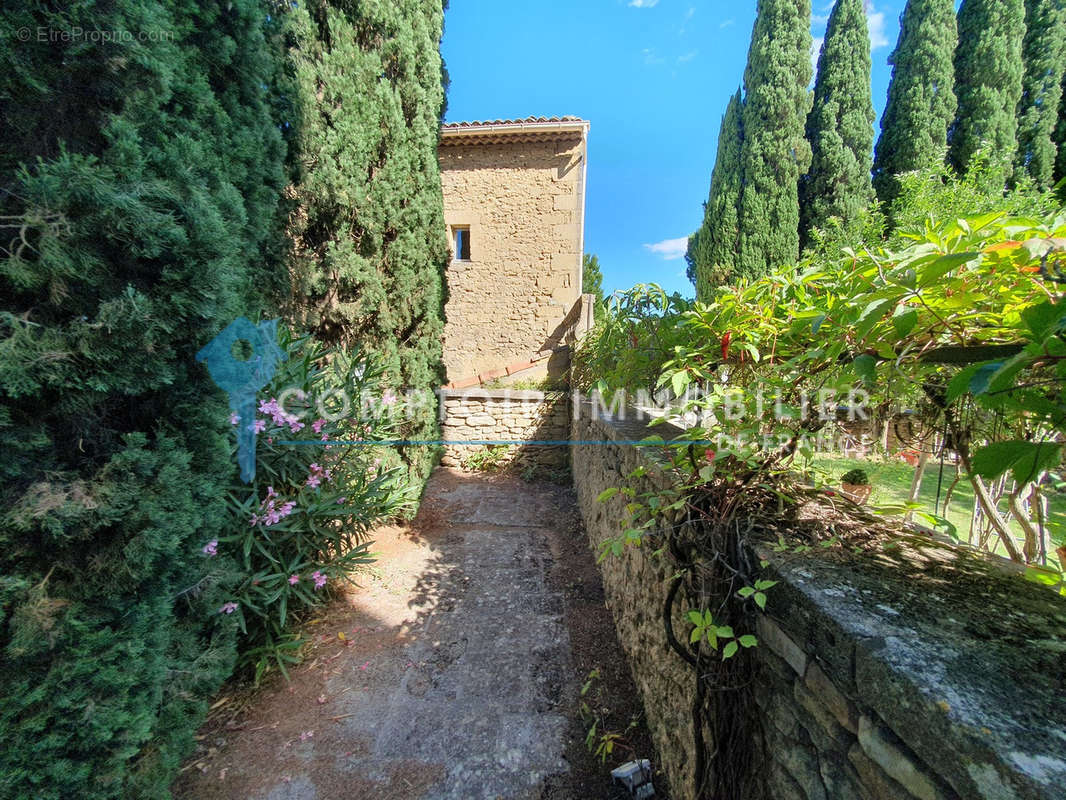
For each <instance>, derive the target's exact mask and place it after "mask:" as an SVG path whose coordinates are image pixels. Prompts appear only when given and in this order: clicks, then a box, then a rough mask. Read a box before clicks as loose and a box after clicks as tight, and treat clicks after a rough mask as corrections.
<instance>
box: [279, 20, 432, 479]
mask: <svg viewBox="0 0 1066 800" xmlns="http://www.w3.org/2000/svg"><path fill="white" fill-rule="evenodd" d="M307 6H308V4H305V3H301V4H300V6H299V8H298V9H297V10H296V11H294V12H293V13H292V15H291V16H292V18H293V34H294V39H295V47H294V48H293V50H292V55H291V59H292V65H293V71H294V73H295V83H296V87H295V96H296V102H297V105H298V108H299V110H300V122H301V129H300V135H299V139H298V141H297V144H296V150H295V152H294V154H293V157H292V163H293V165H294V175H293V190H292V192H293V205H294V208H293V212H292V214H291V215H290V218H291V220H292V225H291V227H290V235H291V236H292V237H293V240H294V248H293V252H292V258H291V270H290V271H291V273H292V275H293V295H294V298H295V307H294V309H293V313H294V315H295V316H296V318H297V319H299V320H301V321H302V323H303V325H304V326H305V327H307V328H309V329H311V330H313V331H315V333H316V334H317V335H318V337H319V338H320V339H321V340H323V341H325V342H327V343H330V344H343V345H346V346H348V347H352V348H359V349H360V350H362V351H364V352H367V351H368V352H370V353H372V354H374V355H375V356H378V357H379V358H381V359H382V361H383V364H384V366H385V369H386V373H387V380H388V381H389V382H390V383H391V384H392V385H393V386H395V387H402V388H404V389H412V390H415V391H416V392H417V394H416V395H413V396H416V397H419V398H421V399H422V401H423V402H422V403H421V404H420V406H419V407H418V408H417V409H416V410H415V412H414V413H413V414H412V415H410V416H409V417H408V422H407V423H406V426H405V429H404V430H403V434H404V436H405V437H406V438H410V439H419V440H431V439H436V438H439V436H440V433H439V427H438V424H437V412H436V406H435V403H432V402H430V401H432V400H433V397H432V391H433V390H434V389H436V388H438V387H440V386H441V384H442V383H443V382H444V369H443V365H442V338H443V331H444V322H443V304H444V270H445V267H446V263H447V257H448V250H447V243H446V241H445V233H444V208H443V200H442V196H441V183H440V173H439V168H438V164H437V140H438V137H439V130H440V111H441V105H442V103H443V102H444V91H443V88H442V72H441V59H440V53H439V43H440V37H441V32H442V27H443V17H444V12H443V9H442V5H441V2H440V0H405V2H401V3H372V4H355V5H352V4H349V3H340V2H321V3H317V4H315V6H316V7H315V8H308V7H307ZM405 458H406V459H407V462H408V466H409V467H410V469H411V472H412V475H413V476H414V477H415V478H416V479H418V478H421V477H424V476H425V475H426V474H427V473H428V470H429V467H430V466H431V453H430V452H429V451H428V449H427V448H407V449H406V452H405Z"/></svg>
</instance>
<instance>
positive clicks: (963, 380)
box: [947, 364, 988, 405]
mask: <svg viewBox="0 0 1066 800" xmlns="http://www.w3.org/2000/svg"><path fill="white" fill-rule="evenodd" d="M982 366H983V365H982V364H971V365H970V366H968V367H966V369H963V370H960V371H959V372H957V373H955V377H954V378H952V379H951V382H950V383H948V390H947V404H948V405H951V404H952V403H954V402H955V401H956V400H958V399H959V398H960V397H962V396H963V395H964V394H966V393H967V392H968V391H970V381H972V380H973V376H974V375H975V374H976V373H977V370H978V369H980V368H981V367H982ZM984 385H986V386H987V385H988V384H987V383H985V384H984Z"/></svg>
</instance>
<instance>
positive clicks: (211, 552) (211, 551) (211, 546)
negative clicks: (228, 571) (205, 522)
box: [204, 539, 218, 556]
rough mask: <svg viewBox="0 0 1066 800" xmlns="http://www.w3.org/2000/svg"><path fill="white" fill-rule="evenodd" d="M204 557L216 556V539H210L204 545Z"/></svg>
mask: <svg viewBox="0 0 1066 800" xmlns="http://www.w3.org/2000/svg"><path fill="white" fill-rule="evenodd" d="M204 555H208V556H217V555H218V539H212V540H211V541H210V542H208V543H207V544H205V545H204Z"/></svg>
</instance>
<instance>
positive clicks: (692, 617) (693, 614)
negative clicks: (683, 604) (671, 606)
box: [685, 611, 703, 625]
mask: <svg viewBox="0 0 1066 800" xmlns="http://www.w3.org/2000/svg"><path fill="white" fill-rule="evenodd" d="M685 616H686V617H688V621H689V622H691V623H692V624H693V625H702V624H703V614H701V613H700V612H699V611H689V612H688V613H687V614H686V615H685Z"/></svg>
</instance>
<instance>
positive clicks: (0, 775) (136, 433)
mask: <svg viewBox="0 0 1066 800" xmlns="http://www.w3.org/2000/svg"><path fill="white" fill-rule="evenodd" d="M269 25H270V23H268V22H267V19H266V14H264V12H263V7H262V4H261V3H259V2H258V1H257V0H218V1H217V2H213V1H212V0H196V1H195V2H193V0H188V1H187V2H182V1H181V0H174V1H173V2H168V3H145V2H144V1H143V0H107V1H106V2H103V1H102V0H101V1H99V2H97V1H95V0H84V2H79V3H56V4H36V3H33V4H31V3H19V4H16V3H6V4H4V6H3V8H2V9H0V28H2V29H3V30H5V31H17V30H20V29H23V28H24V29H26V30H29V31H34V32H36V31H39V30H43V31H51V32H67V33H68V34H70V33H71V32H73V31H76V30H77V29H81V30H82V31H85V32H89V31H113V32H117V33H118V34H119V35H118V36H114V37H112V38H109V39H107V40H103V41H93V40H90V39H89V38H88V37H86V38H80V37H78V36H76V35H74V36H71V37H70V38H65V39H51V40H45V41H42V40H41V39H39V38H38V37H37V36H36V35H34V36H33V37H32V38H31V40H29V41H26V42H21V41H17V39H16V37H15V36H13V35H11V36H7V37H6V38H4V39H3V40H0V116H2V118H3V119H4V124H3V125H0V187H2V188H0V219H2V220H3V227H5V228H7V229H6V230H4V231H3V234H4V235H3V237H2V239H0V298H2V301H0V453H3V457H2V458H0V672H2V674H3V676H4V678H3V682H2V685H0V738H2V740H3V742H4V746H3V748H0V797H5V798H10V797H33V798H41V799H43V800H60V798H62V799H64V800H65V799H66V798H74V797H76V798H85V799H86V800H97V799H99V798H125V797H165V796H167V795H168V791H167V787H168V785H169V784H170V781H171V779H172V777H173V774H174V772H175V771H176V769H177V767H178V765H179V763H180V760H181V758H182V756H183V755H184V754H185V753H186V752H187V751H188V749H189V747H190V746H191V744H192V733H193V731H194V730H195V727H196V726H197V724H198V723H199V720H200V719H202V715H203V713H204V712H205V711H206V707H207V698H208V697H209V696H210V694H211V693H212V692H214V691H215V690H216V689H217V687H218V686H219V684H220V682H221V681H222V680H223V679H224V678H225V677H226V676H227V675H228V674H229V672H230V670H231V669H232V666H233V662H234V656H235V647H234V638H235V631H236V621H235V620H234V619H233V618H231V617H227V616H226V615H220V614H219V613H218V609H219V606H220V605H221V604H222V602H224V601H225V599H226V580H227V577H226V576H227V574H228V570H227V568H226V566H225V564H224V562H223V560H222V559H221V557H220V558H215V559H212V558H210V557H208V556H207V555H205V553H204V552H203V551H202V548H203V547H204V545H205V544H206V543H207V542H209V541H210V540H212V539H214V538H218V537H219V536H220V534H221V533H222V529H221V526H222V524H223V522H224V521H225V520H227V519H228V518H229V515H228V512H227V500H226V496H225V495H226V490H227V488H228V486H229V485H230V482H231V480H233V479H235V477H236V470H235V463H234V462H233V460H231V457H230V440H229V436H230V435H231V434H230V425H229V422H228V416H229V415H228V411H227V404H226V401H225V397H224V395H223V393H222V392H221V391H220V390H219V389H218V388H217V387H216V386H215V385H214V384H213V382H212V381H211V379H210V377H209V376H208V374H207V372H206V370H204V368H203V367H202V365H200V364H197V363H196V361H195V354H196V352H197V350H199V349H200V347H202V346H203V345H204V344H206V343H207V342H208V341H209V340H210V339H211V338H212V337H213V336H214V335H215V334H217V333H218V331H219V330H220V329H222V328H223V327H224V326H225V325H227V324H228V323H229V322H231V321H232V320H233V319H234V318H235V317H237V316H239V315H242V314H245V315H251V316H254V315H255V314H257V313H258V312H260V311H263V310H265V311H267V312H268V313H269V309H262V308H261V307H260V306H259V305H257V304H256V305H252V304H251V302H250V300H249V298H251V297H254V296H255V295H256V294H258V293H259V290H258V288H256V287H258V285H259V284H260V283H262V282H264V281H265V282H266V283H267V284H268V285H270V284H273V283H274V282H275V272H276V271H280V270H279V269H278V268H279V267H280V265H279V264H278V263H277V262H274V263H272V262H271V261H270V259H269V258H264V256H263V253H264V252H265V251H269V249H270V247H269V242H270V240H271V239H272V238H273V237H274V236H275V235H276V233H277V231H278V230H279V218H278V216H277V209H278V200H279V197H280V195H281V191H282V188H283V186H284V182H285V181H284V177H285V176H284V171H283V168H282V167H283V158H284V152H285V151H284V142H283V139H282V136H281V133H280V132H279V130H278V125H279V124H283V123H282V121H281V120H280V119H278V118H276V117H275V111H274V110H273V108H272V105H273V99H272V98H273V94H272V91H271V88H270V87H271V86H272V85H273V83H274V81H275V79H276V76H277V74H278V66H279V56H280V47H275V44H274V43H272V41H273V39H274V36H275V34H274V33H271V31H270V29H269ZM277 43H278V44H280V42H277ZM275 54H277V57H276V55H275ZM12 223H13V224H14V226H13V227H11V224H12Z"/></svg>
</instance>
